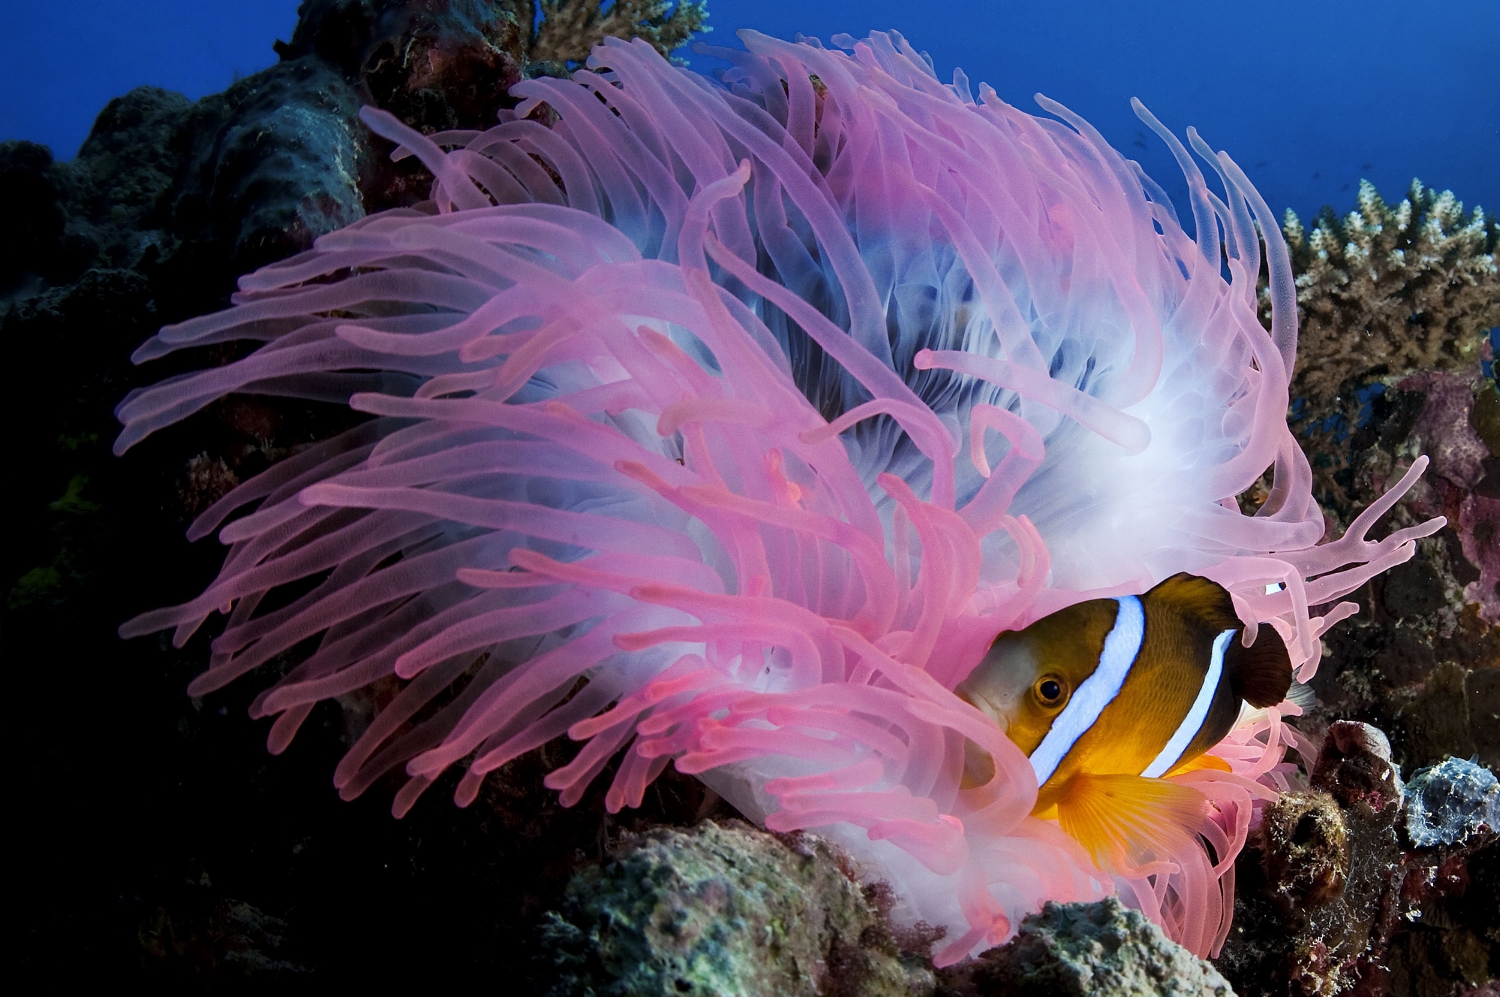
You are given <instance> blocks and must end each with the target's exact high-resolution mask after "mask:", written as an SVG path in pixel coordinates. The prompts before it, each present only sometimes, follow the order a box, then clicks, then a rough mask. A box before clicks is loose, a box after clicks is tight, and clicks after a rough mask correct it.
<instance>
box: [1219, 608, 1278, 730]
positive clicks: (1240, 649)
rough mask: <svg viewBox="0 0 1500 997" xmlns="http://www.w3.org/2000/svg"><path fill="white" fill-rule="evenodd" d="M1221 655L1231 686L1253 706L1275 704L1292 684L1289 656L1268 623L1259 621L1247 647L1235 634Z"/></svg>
mask: <svg viewBox="0 0 1500 997" xmlns="http://www.w3.org/2000/svg"><path fill="white" fill-rule="evenodd" d="M1224 658H1225V661H1226V663H1227V664H1228V666H1229V670H1230V671H1229V675H1230V680H1231V681H1232V682H1233V683H1234V690H1235V691H1236V692H1237V693H1239V696H1240V698H1241V699H1243V700H1244V701H1245V702H1247V703H1249V704H1250V705H1251V706H1253V707H1255V708H1256V709H1260V710H1263V709H1265V708H1266V707H1269V706H1275V705H1276V704H1277V703H1279V702H1281V701H1282V700H1283V699H1285V698H1286V694H1287V690H1288V689H1290V688H1291V687H1292V659H1291V658H1290V657H1289V656H1288V655H1287V651H1286V644H1284V643H1283V642H1282V640H1281V634H1279V633H1277V632H1276V628H1275V627H1273V626H1271V625H1269V624H1262V625H1261V627H1260V630H1259V631H1258V632H1257V633H1256V635H1255V643H1254V644H1251V645H1250V646H1249V647H1246V646H1245V645H1244V644H1242V643H1240V639H1239V637H1235V639H1234V640H1232V641H1230V642H1229V650H1228V653H1226V654H1225V656H1224Z"/></svg>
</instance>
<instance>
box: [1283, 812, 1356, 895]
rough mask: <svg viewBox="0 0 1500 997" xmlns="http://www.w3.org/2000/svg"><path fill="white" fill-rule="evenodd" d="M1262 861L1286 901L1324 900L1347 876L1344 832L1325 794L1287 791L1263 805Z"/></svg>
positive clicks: (1341, 817)
mask: <svg viewBox="0 0 1500 997" xmlns="http://www.w3.org/2000/svg"><path fill="white" fill-rule="evenodd" d="M1261 836H1262V838H1263V840H1264V851H1263V852H1262V858H1261V865H1262V867H1263V868H1264V869H1265V873H1266V879H1267V881H1268V882H1269V883H1270V885H1271V886H1272V888H1273V889H1274V890H1275V891H1276V894H1277V896H1278V897H1279V898H1280V899H1282V900H1283V901H1285V902H1286V903H1288V904H1289V905H1291V906H1301V905H1303V904H1307V903H1312V904H1321V903H1325V902H1327V901H1329V900H1331V899H1333V898H1334V897H1336V896H1338V895H1339V894H1340V893H1342V892H1343V889H1344V882H1345V880H1346V879H1347V878H1348V876H1349V832H1348V829H1347V828H1346V827H1345V824H1344V814H1343V811H1341V810H1340V809H1339V805H1338V803H1337V801H1335V800H1334V798H1333V797H1332V796H1330V795H1328V794H1327V793H1320V792H1312V793H1287V794H1286V795H1284V796H1282V797H1281V799H1279V800H1277V801H1276V802H1275V803H1272V804H1271V805H1269V806H1268V807H1266V809H1265V813H1264V816H1263V819H1262V824H1261Z"/></svg>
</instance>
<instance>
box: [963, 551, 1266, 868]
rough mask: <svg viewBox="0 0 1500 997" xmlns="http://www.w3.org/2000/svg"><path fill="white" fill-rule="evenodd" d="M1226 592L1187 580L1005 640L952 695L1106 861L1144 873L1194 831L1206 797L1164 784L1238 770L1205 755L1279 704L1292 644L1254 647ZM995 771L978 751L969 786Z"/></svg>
mask: <svg viewBox="0 0 1500 997" xmlns="http://www.w3.org/2000/svg"><path fill="white" fill-rule="evenodd" d="M1242 634H1243V624H1242V623H1241V622H1240V620H1239V618H1238V617H1237V616H1236V615H1235V612H1234V606H1233V602H1232V600H1231V598H1230V595H1229V593H1228V592H1227V591H1226V590H1225V589H1224V588H1223V587H1222V586H1220V585H1218V584H1217V583H1215V582H1212V581H1210V580H1209V579H1206V578H1200V577H1198V576H1195V575H1188V574H1177V575H1173V576H1172V577H1170V578H1168V579H1166V580H1165V581H1163V582H1161V583H1160V584H1159V585H1157V586H1156V587H1155V588H1153V589H1151V590H1150V591H1149V592H1146V593H1145V594H1144V595H1140V596H1134V595H1125V596H1119V597H1117V598H1112V599H1093V600H1089V601H1087V602H1081V603H1077V604H1075V605H1073V606H1069V607H1068V608H1066V609H1063V610H1060V611H1058V612H1056V613H1053V614H1052V615H1050V616H1047V617H1044V618H1042V619H1040V620H1037V621H1036V622H1035V623H1033V624H1031V625H1030V626H1029V627H1027V628H1025V629H1024V630H1021V631H1018V632H1014V633H1005V634H1001V635H1000V637H998V638H997V639H996V640H995V642H994V644H993V645H992V647H991V649H990V651H989V653H988V654H987V655H986V656H985V658H984V660H983V661H981V662H980V664H979V666H978V667H976V668H975V669H974V671H973V673H972V674H970V675H969V677H968V678H967V679H966V680H965V681H964V682H963V683H961V684H960V685H959V686H958V688H957V689H956V690H955V691H956V692H957V694H958V695H959V696H960V697H961V698H962V699H964V700H966V701H967V702H969V703H971V704H972V705H974V706H975V707H976V708H977V709H979V710H980V712H982V713H984V714H985V715H986V716H988V717H990V718H991V719H992V720H994V721H995V723H996V724H998V725H999V726H1000V728H1001V729H1002V730H1004V731H1005V732H1006V734H1007V736H1009V737H1010V739H1011V740H1012V741H1013V742H1015V744H1016V746H1017V747H1019V748H1020V749H1021V750H1022V751H1023V752H1024V753H1025V754H1026V755H1027V757H1028V758H1029V759H1030V761H1031V767H1032V770H1033V771H1034V773H1035V774H1036V781H1037V786H1038V793H1037V801H1036V806H1035V808H1034V809H1033V811H1032V813H1033V814H1034V815H1035V816H1038V817H1044V818H1051V819H1056V820H1058V822H1059V823H1060V824H1062V826H1063V827H1064V829H1066V830H1068V832H1069V833H1070V834H1072V835H1073V836H1074V837H1075V838H1077V839H1078V840H1079V841H1080V842H1081V843H1082V844H1083V845H1084V846H1085V847H1086V848H1088V850H1089V851H1090V852H1091V853H1093V854H1094V856H1095V858H1096V860H1099V861H1100V862H1101V864H1105V865H1110V866H1114V867H1117V868H1118V867H1122V866H1132V867H1134V866H1139V865H1140V863H1141V862H1142V861H1145V860H1148V858H1149V856H1150V855H1151V854H1159V849H1156V848H1153V847H1149V840H1147V839H1150V838H1151V837H1152V836H1153V835H1154V834H1155V832H1152V833H1144V832H1143V829H1147V828H1151V827H1156V826H1171V825H1177V826H1187V825H1192V824H1195V823H1196V822H1197V820H1198V817H1199V815H1200V811H1201V806H1200V804H1201V796H1200V795H1199V794H1198V793H1197V792H1196V791H1195V790H1192V789H1190V788H1188V787H1185V786H1177V785H1175V784H1171V783H1166V782H1164V780H1165V778H1166V777H1168V776H1171V775H1175V774H1180V773H1183V772H1187V771H1191V770H1193V769H1196V768H1220V769H1227V768H1228V766H1227V765H1226V764H1225V763H1223V762H1222V761H1220V760H1219V759H1217V758H1215V757H1214V756H1212V755H1209V754H1207V752H1208V750H1209V749H1210V748H1212V747H1213V746H1214V745H1215V744H1217V743H1218V742H1219V741H1220V740H1222V739H1223V738H1224V736H1225V735H1226V734H1228V733H1229V731H1230V730H1231V729H1233V727H1234V726H1235V724H1236V723H1237V722H1239V720H1240V719H1241V717H1242V715H1243V711H1244V710H1246V709H1251V710H1256V709H1265V708H1268V707H1271V706H1274V705H1276V704H1278V703H1280V702H1282V701H1283V699H1284V698H1285V697H1286V695H1287V692H1288V690H1289V689H1290V688H1291V685H1292V669H1291V663H1290V659H1289V657H1288V655H1287V650H1286V647H1285V645H1284V644H1283V643H1282V642H1281V639H1280V637H1279V636H1278V635H1277V634H1276V632H1275V630H1274V629H1272V628H1270V627H1262V628H1260V631H1259V634H1258V637H1257V639H1256V641H1255V643H1254V644H1253V645H1251V646H1249V647H1246V646H1245V645H1244V642H1243V640H1242V639H1241V637H1242ZM993 774H994V762H993V760H992V759H991V758H990V757H989V755H988V754H987V753H986V752H984V750H983V749H981V748H979V747H978V746H977V745H975V744H973V743H972V742H969V744H968V746H967V748H966V752H965V769H964V785H965V786H974V785H979V784H982V783H984V782H987V781H988V780H989V779H990V778H991V777H992V776H993Z"/></svg>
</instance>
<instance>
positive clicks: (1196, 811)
mask: <svg viewBox="0 0 1500 997" xmlns="http://www.w3.org/2000/svg"><path fill="white" fill-rule="evenodd" d="M1206 803H1207V798H1206V797H1205V796H1204V795H1203V794H1202V793H1200V792H1198V790H1196V789H1193V788H1192V787H1190V786H1183V785H1180V784H1178V783H1175V782H1171V781H1170V780H1166V779H1148V778H1145V777H1143V776H1138V775H1089V774H1087V773H1080V774H1078V775H1075V776H1073V778H1072V779H1070V780H1069V781H1068V785H1067V787H1066V789H1065V791H1064V793H1063V796H1062V798H1061V799H1059V800H1058V801H1057V822H1058V824H1059V825H1061V827H1062V829H1063V830H1064V831H1066V832H1067V833H1068V834H1069V835H1070V836H1072V837H1073V838H1074V839H1075V840H1076V841H1077V842H1078V843H1079V844H1081V845H1082V846H1083V847H1084V849H1085V850H1087V851H1088V853H1089V854H1090V855H1092V856H1093V858H1094V861H1095V863H1097V864H1098V865H1099V867H1100V868H1101V869H1104V870H1106V871H1109V872H1117V873H1123V874H1127V875H1129V874H1131V873H1132V872H1134V873H1137V874H1139V873H1141V872H1142V871H1143V867H1144V866H1148V865H1150V864H1152V863H1156V862H1168V861H1171V859H1172V856H1173V855H1174V854H1177V853H1178V852H1179V851H1180V850H1181V849H1182V848H1183V847H1184V846H1186V845H1190V844H1191V843H1192V841H1193V835H1195V834H1196V833H1197V829H1198V827H1199V825H1200V824H1201V823H1202V821H1203V814H1204V808H1205V806H1206Z"/></svg>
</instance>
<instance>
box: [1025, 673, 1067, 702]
mask: <svg viewBox="0 0 1500 997" xmlns="http://www.w3.org/2000/svg"><path fill="white" fill-rule="evenodd" d="M1031 691H1032V693H1033V694H1034V695H1035V696H1036V698H1037V700H1038V701H1039V702H1040V703H1041V704H1042V705H1043V706H1060V705H1061V704H1062V701H1063V700H1065V699H1067V698H1068V689H1067V686H1065V685H1063V683H1062V682H1061V681H1060V680H1059V679H1057V678H1056V677H1055V676H1052V675H1046V676H1043V677H1042V678H1040V679H1037V683H1036V685H1034V686H1032V687H1031Z"/></svg>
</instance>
